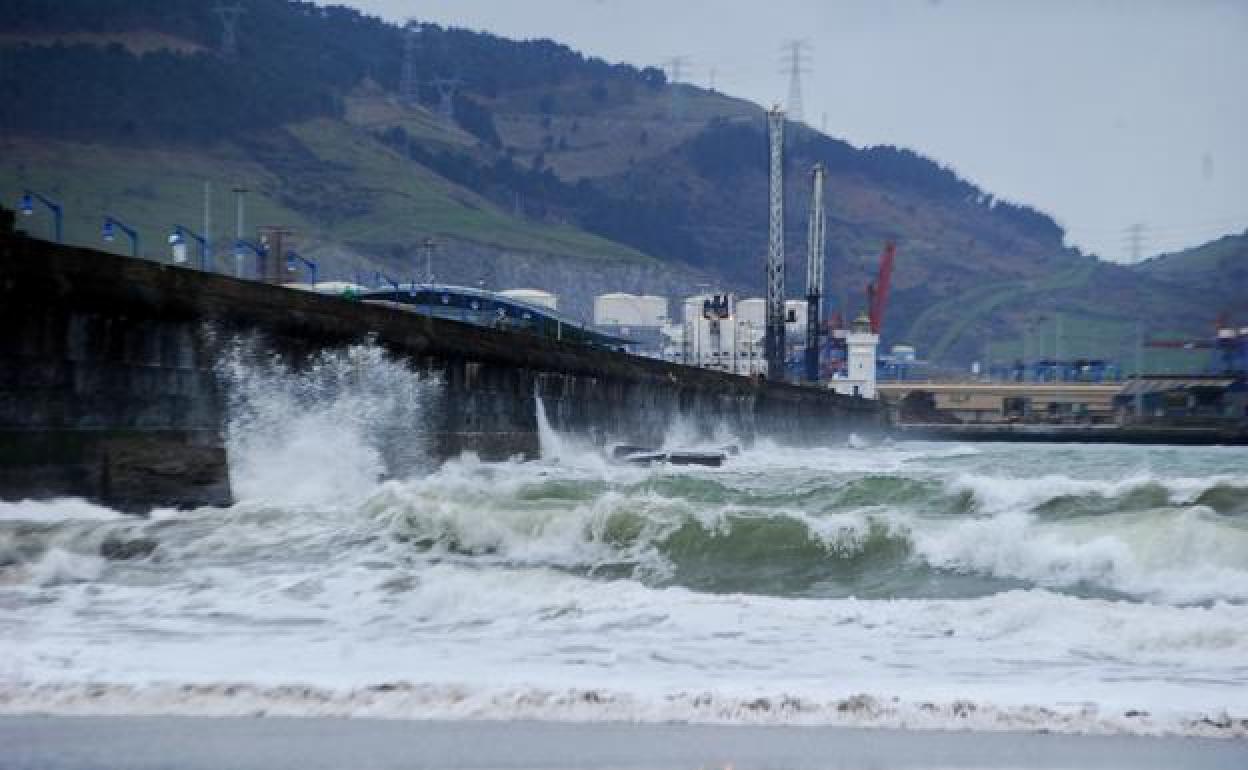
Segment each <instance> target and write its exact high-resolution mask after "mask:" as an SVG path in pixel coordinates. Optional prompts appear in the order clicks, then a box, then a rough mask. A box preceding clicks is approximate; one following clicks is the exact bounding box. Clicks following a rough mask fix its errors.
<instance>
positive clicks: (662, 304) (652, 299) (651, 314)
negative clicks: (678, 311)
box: [637, 294, 668, 327]
mask: <svg viewBox="0 0 1248 770" xmlns="http://www.w3.org/2000/svg"><path fill="white" fill-rule="evenodd" d="M637 301H638V304H639V305H640V306H641V323H640V324H638V325H639V326H656V327H657V326H662V325H663V324H665V323H667V321H668V315H667V297H659V296H656V295H654V294H643V295H642V296H640V297H638V298H637Z"/></svg>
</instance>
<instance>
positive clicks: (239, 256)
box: [234, 238, 269, 278]
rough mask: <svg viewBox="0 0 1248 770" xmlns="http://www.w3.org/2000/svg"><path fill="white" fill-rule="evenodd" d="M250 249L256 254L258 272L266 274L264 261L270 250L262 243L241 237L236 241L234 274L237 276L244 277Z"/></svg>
mask: <svg viewBox="0 0 1248 770" xmlns="http://www.w3.org/2000/svg"><path fill="white" fill-rule="evenodd" d="M249 251H250V252H251V253H252V254H255V255H256V272H257V273H259V274H260V275H261V276H263V275H264V269H263V263H264V260H265V259H267V258H268V256H269V250H268V249H266V248H265V247H264V246H262V245H259V244H255V243H252V242H251V241H248V240H245V239H243V238H239V239H238V240H236V241H234V275H235V277H237V278H242V277H243V266H244V264H245V261H246V259H247V252H249Z"/></svg>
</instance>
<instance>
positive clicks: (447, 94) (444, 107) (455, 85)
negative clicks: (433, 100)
mask: <svg viewBox="0 0 1248 770" xmlns="http://www.w3.org/2000/svg"><path fill="white" fill-rule="evenodd" d="M463 82H464V81H462V80H460V79H459V78H438V79H436V80H431V81H429V84H430V85H431V86H433V87H434V88H436V89H438V97H439V102H438V111H439V112H441V113H442V117H443V118H445V119H446V120H447V121H448V122H454V121H455V92H456V91H458V90H459V87H460V86H461V85H463Z"/></svg>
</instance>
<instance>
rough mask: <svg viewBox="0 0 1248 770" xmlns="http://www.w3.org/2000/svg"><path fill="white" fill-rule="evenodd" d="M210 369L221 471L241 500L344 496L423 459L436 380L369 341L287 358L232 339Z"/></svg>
mask: <svg viewBox="0 0 1248 770" xmlns="http://www.w3.org/2000/svg"><path fill="white" fill-rule="evenodd" d="M219 370H220V373H221V376H222V378H223V379H224V381H225V386H226V392H227V394H228V408H229V421H228V428H227V437H228V453H229V458H230V475H231V480H232V483H233V487H234V491H235V494H236V495H237V496H238V497H239V498H240V499H242V500H250V501H256V500H264V501H266V502H269V503H273V504H277V503H281V504H289V505H307V504H345V503H349V502H351V501H358V500H360V499H361V498H363V497H365V496H367V495H368V494H370V493H371V492H372V491H373V489H374V488H375V487H376V485H377V483H378V482H379V481H380V480H382V479H384V478H402V477H405V476H407V475H410V474H413V473H418V472H423V471H426V470H427V469H428V468H429V467H430V460H429V456H428V447H427V437H428V435H429V433H430V432H431V431H430V420H431V419H432V417H433V415H434V414H435V413H436V408H437V398H438V394H439V384H438V383H437V382H436V381H435V380H432V379H430V378H427V377H421V376H419V375H417V374H416V373H414V372H412V371H411V370H410V369H409V368H408V367H407V366H406V365H405V364H404V363H402V362H400V361H398V360H395V359H393V358H391V357H390V356H388V355H387V354H386V352H385V351H384V350H383V349H382V348H380V347H379V346H377V345H375V344H363V345H353V346H350V347H347V348H345V349H341V350H333V351H325V352H321V353H318V354H316V355H314V356H312V357H311V358H309V359H308V360H306V361H303V362H300V363H298V364H295V363H293V362H291V361H289V360H287V359H284V358H282V357H280V356H276V355H273V354H269V353H266V352H264V351H263V349H262V348H261V347H260V346H259V345H257V344H255V343H254V341H248V340H240V341H236V342H235V343H234V344H233V345H231V346H230V347H229V349H228V350H227V352H226V354H225V355H224V356H223V358H222V360H221V363H220V366H219Z"/></svg>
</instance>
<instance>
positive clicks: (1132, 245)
mask: <svg viewBox="0 0 1248 770" xmlns="http://www.w3.org/2000/svg"><path fill="white" fill-rule="evenodd" d="M1147 229H1148V226H1147V225H1144V224H1142V223H1139V222H1137V223H1136V224H1133V225H1131V226H1130V227H1128V228H1127V229H1126V232H1125V238H1126V246H1127V252H1128V253H1129V254H1130V255H1131V264H1135V263H1137V262H1139V261H1140V259H1141V258H1142V257H1143V255H1144V240H1145V231H1146V230H1147Z"/></svg>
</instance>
